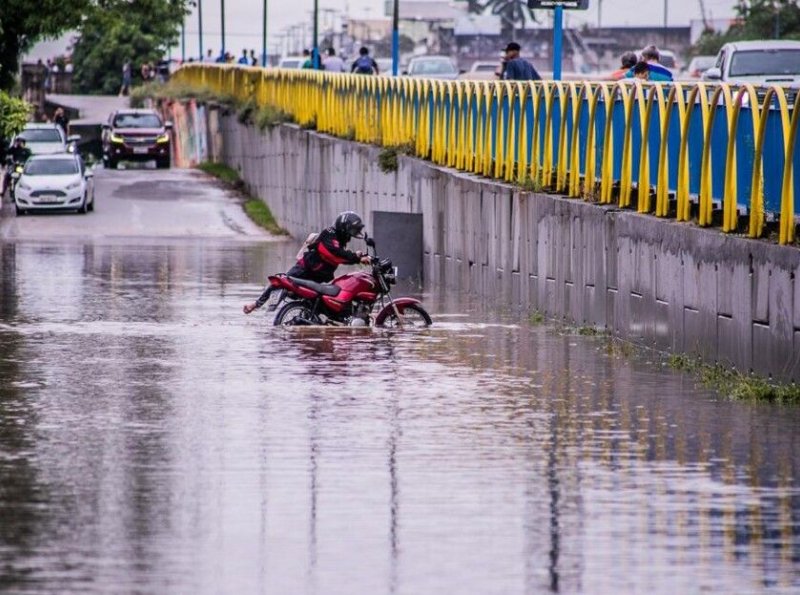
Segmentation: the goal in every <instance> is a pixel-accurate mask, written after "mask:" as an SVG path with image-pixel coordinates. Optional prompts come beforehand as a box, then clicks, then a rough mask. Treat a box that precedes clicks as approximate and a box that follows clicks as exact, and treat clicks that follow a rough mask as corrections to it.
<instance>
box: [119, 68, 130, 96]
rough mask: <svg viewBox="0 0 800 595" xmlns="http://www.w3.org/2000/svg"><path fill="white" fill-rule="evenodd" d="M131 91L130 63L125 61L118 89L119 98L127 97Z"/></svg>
mask: <svg viewBox="0 0 800 595" xmlns="http://www.w3.org/2000/svg"><path fill="white" fill-rule="evenodd" d="M130 91H131V61H130V60H128V59H126V60H125V62H124V63H123V64H122V86H121V87H120V89H119V96H120V97H123V96H126V95H128V93H130Z"/></svg>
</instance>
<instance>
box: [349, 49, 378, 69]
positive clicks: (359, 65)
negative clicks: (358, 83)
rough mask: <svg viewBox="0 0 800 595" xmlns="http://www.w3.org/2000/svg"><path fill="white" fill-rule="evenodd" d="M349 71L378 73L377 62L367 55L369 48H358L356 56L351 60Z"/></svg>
mask: <svg viewBox="0 0 800 595" xmlns="http://www.w3.org/2000/svg"><path fill="white" fill-rule="evenodd" d="M350 72H354V73H356V74H380V71H379V70H378V63H377V62H376V61H375V60H374V59H373V58H372V56H370V55H369V50H368V49H367V48H366V47H362V48H361V49H360V50H358V58H356V60H355V62H353V65H352V67H351V68H350Z"/></svg>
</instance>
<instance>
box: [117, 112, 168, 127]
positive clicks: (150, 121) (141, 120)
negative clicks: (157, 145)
mask: <svg viewBox="0 0 800 595" xmlns="http://www.w3.org/2000/svg"><path fill="white" fill-rule="evenodd" d="M114 127H115V128H161V119H160V118H159V117H158V116H157V115H155V114H117V116H116V117H115V118H114Z"/></svg>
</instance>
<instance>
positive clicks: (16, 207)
mask: <svg viewBox="0 0 800 595" xmlns="http://www.w3.org/2000/svg"><path fill="white" fill-rule="evenodd" d="M14 211H16V213H17V217H21V216H22V215H24V214H25V210H24V209H20V208H19V205H17V204H15V205H14Z"/></svg>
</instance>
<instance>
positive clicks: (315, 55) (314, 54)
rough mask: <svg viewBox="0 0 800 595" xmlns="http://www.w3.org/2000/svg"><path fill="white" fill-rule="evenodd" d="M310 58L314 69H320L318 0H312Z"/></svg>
mask: <svg viewBox="0 0 800 595" xmlns="http://www.w3.org/2000/svg"><path fill="white" fill-rule="evenodd" d="M311 46H312V50H311V60H312V65H313V67H314V70H320V67H319V66H320V64H319V0H314V39H313V40H312V43H311Z"/></svg>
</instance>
